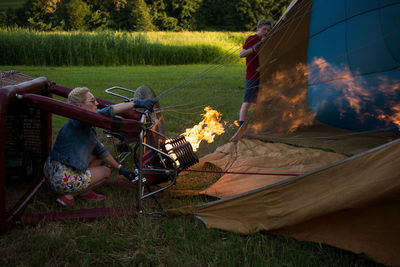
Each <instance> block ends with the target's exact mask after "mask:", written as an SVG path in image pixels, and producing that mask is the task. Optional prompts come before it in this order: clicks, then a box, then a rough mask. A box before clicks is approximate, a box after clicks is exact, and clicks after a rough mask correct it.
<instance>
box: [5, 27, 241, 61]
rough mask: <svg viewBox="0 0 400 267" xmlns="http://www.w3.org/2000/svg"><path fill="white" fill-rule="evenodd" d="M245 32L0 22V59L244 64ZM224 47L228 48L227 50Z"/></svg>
mask: <svg viewBox="0 0 400 267" xmlns="http://www.w3.org/2000/svg"><path fill="white" fill-rule="evenodd" d="M247 36H248V33H245V32H237V33H236V32H145V33H137V32H113V31H104V32H37V31H33V30H27V29H18V28H12V29H9V28H6V29H2V28H0V47H2V49H3V50H4V51H7V53H2V54H0V65H5V64H7V65H30V66H75V65H82V66H121V65H174V64H199V63H208V62H212V61H214V60H224V61H229V62H230V63H232V62H234V63H240V64H243V62H244V61H243V60H240V59H239V57H238V53H239V52H238V50H240V48H241V44H242V43H243V41H244V39H245V37H247ZM226 53H227V54H226Z"/></svg>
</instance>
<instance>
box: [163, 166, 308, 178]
mask: <svg viewBox="0 0 400 267" xmlns="http://www.w3.org/2000/svg"><path fill="white" fill-rule="evenodd" d="M157 170H158V169H157ZM159 170H170V171H173V170H176V171H185V172H202V173H221V174H247V175H271V176H272V175H276V176H300V175H302V174H301V173H270V172H232V171H206V170H193V169H172V168H166V169H159Z"/></svg>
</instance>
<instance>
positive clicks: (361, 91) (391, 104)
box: [313, 58, 400, 129]
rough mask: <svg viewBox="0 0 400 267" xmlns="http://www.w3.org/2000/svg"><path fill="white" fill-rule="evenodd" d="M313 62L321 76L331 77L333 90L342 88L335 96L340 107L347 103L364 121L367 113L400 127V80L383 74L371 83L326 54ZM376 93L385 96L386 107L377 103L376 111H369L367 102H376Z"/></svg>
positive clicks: (324, 78) (321, 77)
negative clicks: (333, 62)
mask: <svg viewBox="0 0 400 267" xmlns="http://www.w3.org/2000/svg"><path fill="white" fill-rule="evenodd" d="M313 64H315V65H314V66H316V67H317V69H318V74H319V76H320V79H321V80H326V81H329V82H330V85H331V88H332V89H333V90H337V91H341V92H342V96H340V97H337V98H336V100H335V102H336V104H337V105H338V106H339V107H340V106H342V105H343V103H347V104H348V105H349V106H350V107H351V109H352V110H353V111H354V112H356V113H357V114H358V119H359V120H360V121H364V120H365V119H366V118H367V117H373V118H376V119H377V120H380V121H383V122H384V123H385V124H386V125H390V124H391V123H393V124H395V125H397V127H399V129H400V104H399V103H398V102H397V101H396V100H394V99H397V97H395V96H397V94H398V93H397V91H398V90H400V84H399V82H398V81H393V80H389V79H388V78H387V77H386V76H384V75H382V76H380V77H378V79H379V83H378V84H379V85H378V86H377V87H375V88H370V87H369V86H371V85H368V84H366V83H365V81H364V80H363V79H362V78H361V76H359V75H358V74H357V73H355V74H353V73H351V71H350V70H349V68H348V67H344V68H341V69H339V68H336V67H334V66H332V65H330V64H329V63H328V62H327V61H326V60H325V59H323V58H315V59H314V61H313ZM376 93H379V94H380V95H381V97H382V98H383V99H384V101H385V105H384V106H385V110H384V108H383V107H382V106H377V105H375V106H374V107H373V111H372V112H366V111H365V110H368V108H366V105H367V104H369V105H373V104H372V103H374V101H373V99H374V94H376ZM321 106H323V104H322V105H321ZM369 110H371V109H369ZM340 111H341V116H344V113H345V112H346V110H345V109H341V110H340Z"/></svg>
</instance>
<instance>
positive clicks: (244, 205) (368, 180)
mask: <svg viewBox="0 0 400 267" xmlns="http://www.w3.org/2000/svg"><path fill="white" fill-rule="evenodd" d="M399 166H400V140H395V141H393V142H391V143H388V144H385V145H383V146H381V147H378V148H376V149H372V150H369V151H368V152H365V153H362V154H358V155H356V156H354V157H351V158H348V159H345V160H343V161H341V162H338V163H334V164H333V165H330V166H328V167H325V168H322V169H319V170H316V171H313V172H310V173H307V174H305V175H303V176H300V177H292V178H288V179H286V180H283V181H281V182H278V183H276V184H273V185H269V186H266V187H263V188H260V189H256V190H253V191H250V192H246V193H243V194H240V195H236V196H232V197H228V198H225V199H222V200H219V201H215V202H211V203H206V204H204V205H199V206H195V207H193V206H192V207H182V208H179V209H175V210H171V211H169V213H170V214H194V215H197V216H198V217H199V218H200V219H201V220H203V221H204V222H205V223H206V225H207V226H208V227H212V228H218V229H224V230H228V231H233V232H237V233H242V234H248V233H252V232H254V231H263V230H265V231H272V232H276V233H281V234H288V235H291V236H293V237H295V238H298V239H300V240H310V241H315V242H323V243H326V244H330V245H333V246H336V247H339V248H343V249H348V250H350V251H353V252H355V253H362V254H365V255H366V256H367V257H368V258H370V259H372V260H374V261H377V262H381V263H384V264H387V265H395V266H399V265H400V254H399V253H398V248H399V247H400V238H399V237H400V201H399V200H400V173H399V171H398V169H399Z"/></svg>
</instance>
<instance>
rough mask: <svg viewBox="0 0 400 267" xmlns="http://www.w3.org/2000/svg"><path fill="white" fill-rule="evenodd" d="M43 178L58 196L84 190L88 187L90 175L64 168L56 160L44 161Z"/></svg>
mask: <svg viewBox="0 0 400 267" xmlns="http://www.w3.org/2000/svg"><path fill="white" fill-rule="evenodd" d="M43 172H44V176H45V177H46V180H47V182H48V183H49V184H50V186H51V187H52V188H53V189H54V190H55V191H56V192H57V193H60V194H67V193H75V192H79V191H82V190H85V189H86V188H87V187H88V186H89V185H90V180H91V176H92V175H91V173H90V171H89V169H88V170H86V171H85V172H83V171H79V170H77V169H75V168H72V167H69V166H66V165H64V164H62V163H60V162H58V161H56V160H52V159H50V157H49V158H48V159H47V160H46V163H45V164H44V168H43Z"/></svg>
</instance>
